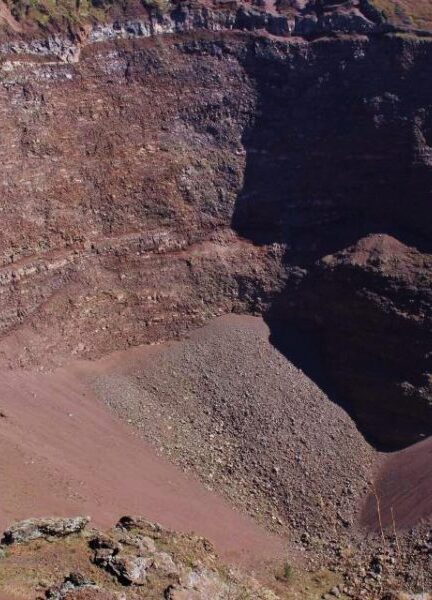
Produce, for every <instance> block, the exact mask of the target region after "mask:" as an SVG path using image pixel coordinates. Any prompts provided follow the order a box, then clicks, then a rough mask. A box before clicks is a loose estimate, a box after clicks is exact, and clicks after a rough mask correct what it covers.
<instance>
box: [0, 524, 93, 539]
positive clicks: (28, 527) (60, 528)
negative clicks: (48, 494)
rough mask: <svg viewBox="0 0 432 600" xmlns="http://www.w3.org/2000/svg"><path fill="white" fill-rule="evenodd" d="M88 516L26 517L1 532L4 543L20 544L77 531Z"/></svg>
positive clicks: (63, 535) (81, 528) (83, 525)
mask: <svg viewBox="0 0 432 600" xmlns="http://www.w3.org/2000/svg"><path fill="white" fill-rule="evenodd" d="M89 521H90V518H89V517H72V518H56V517H53V518H43V519H27V520H25V521H19V522H18V523H15V524H14V525H12V526H11V527H9V529H7V530H6V531H5V532H4V534H3V543H4V544H8V545H9V544H22V543H25V542H30V541H32V540H36V539H39V538H45V539H47V538H56V537H58V538H61V537H66V536H68V535H72V534H74V533H79V532H80V531H82V530H83V529H84V527H85V526H86V525H87V524H88V523H89Z"/></svg>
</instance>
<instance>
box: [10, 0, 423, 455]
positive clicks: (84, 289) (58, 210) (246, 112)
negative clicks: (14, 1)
mask: <svg viewBox="0 0 432 600" xmlns="http://www.w3.org/2000/svg"><path fill="white" fill-rule="evenodd" d="M425 22H426V21H423V24H424V23H425ZM17 23H18V25H19V28H21V31H18V32H17V31H15V32H14V33H11V32H9V33H7V35H6V34H5V35H4V42H3V45H2V46H1V52H2V54H1V64H0V114H1V118H2V123H3V126H2V132H1V139H2V142H3V143H2V145H1V148H0V159H1V165H2V167H1V174H2V177H1V178H0V188H1V189H0V192H1V199H2V200H1V209H2V215H3V221H2V232H1V237H0V256H1V262H2V267H1V272H0V285H1V287H0V293H1V311H0V331H1V341H0V352H1V356H2V360H3V361H4V362H5V361H6V362H8V363H9V364H11V365H16V364H21V365H31V364H38V365H43V364H47V363H48V364H56V363H59V362H63V361H64V360H66V359H67V358H68V357H70V356H71V355H77V356H88V357H93V356H99V355H101V354H104V353H107V352H109V351H111V350H114V349H118V348H123V347H126V346H128V345H136V344H139V343H143V342H151V341H157V340H160V339H162V338H166V337H170V336H173V335H176V334H177V333H179V332H181V331H182V330H184V329H185V328H186V327H188V326H190V325H193V324H197V323H200V322H202V321H203V320H205V319H206V318H208V317H210V316H211V315H215V314H220V313H222V312H229V311H232V310H235V311H246V312H250V311H258V312H267V311H270V312H269V318H270V319H271V321H272V323H275V322H276V321H277V322H278V324H277V325H275V328H276V329H277V331H276V332H275V333H279V334H280V333H281V332H283V326H282V325H281V324H280V321H281V319H282V321H283V322H284V323H285V326H286V333H287V335H289V329H290V327H291V324H292V323H293V322H295V323H296V326H299V325H300V326H301V327H302V328H306V329H307V330H308V331H312V332H313V334H314V335H317V336H318V339H319V340H320V342H319V343H320V345H321V347H322V349H323V350H324V356H325V359H324V362H325V371H326V373H327V374H328V375H329V377H328V378H326V382H325V383H324V384H323V385H328V386H331V388H332V389H334V390H335V392H334V393H335V395H337V396H338V397H340V398H341V401H343V402H344V403H347V404H348V406H349V407H350V410H352V411H353V412H354V414H355V415H356V417H357V419H358V420H359V423H360V424H361V426H362V428H363V429H364V431H365V432H366V433H367V434H369V435H370V436H371V437H372V438H373V439H376V440H379V441H380V442H383V443H387V444H388V443H390V444H394V445H401V444H405V443H407V442H410V441H413V440H415V439H418V438H419V437H420V436H421V435H424V434H428V433H430V429H431V424H432V419H431V412H430V400H431V390H430V383H429V373H430V372H431V366H430V357H429V348H430V319H431V316H430V310H431V298H430V291H429V281H430V277H431V267H430V257H429V254H428V253H429V251H430V239H431V229H430V225H429V220H428V216H429V210H430V187H431V174H432V170H431V164H432V155H431V148H430V145H429V144H430V138H431V131H432V130H431V123H432V121H431V115H432V112H431V105H432V88H431V86H430V82H429V64H430V59H431V55H432V46H431V43H430V41H428V39H427V38H420V37H418V36H416V35H414V33H413V31H414V29H415V27H414V29H413V25H412V24H411V33H410V34H409V35H405V34H404V35H402V34H401V33H400V32H401V31H402V30H403V29H404V27H405V25H403V24H402V25H401V24H400V23H397V24H395V22H393V21H392V20H391V19H390V20H389V19H387V20H386V19H385V18H384V16H383V13H382V12H381V11H380V10H378V9H377V7H376V6H375V5H372V4H370V3H366V2H351V3H334V5H330V4H329V3H326V2H324V3H318V2H316V3H314V2H309V3H301V2H297V3H292V4H291V3H290V2H288V3H287V6H282V5H281V6H275V7H273V8H272V7H269V6H267V5H266V6H264V7H262V6H261V7H260V6H250V5H234V4H233V6H230V7H227V8H223V9H221V8H220V7H215V6H207V5H206V6H204V5H200V6H196V5H195V6H193V5H179V6H177V7H174V8H173V9H172V10H171V11H168V12H167V13H161V12H156V13H155V12H152V11H150V13H147V12H143V10H142V8H141V9H139V11H138V9H134V10H133V11H131V13H130V14H129V15H120V16H119V17H118V18H117V20H115V21H105V22H103V23H102V22H98V23H93V25H91V26H90V25H88V24H87V25H86V26H85V27H84V26H83V28H82V29H81V30H80V31H79V32H78V33H77V31H74V32H72V33H69V34H68V35H64V33H62V32H61V31H58V30H56V31H49V32H45V33H43V32H42V33H41V32H40V31H39V30H38V33H37V35H36V34H35V33H34V32H33V33H29V31H28V26H27V25H26V22H25V21H23V22H21V23H20V22H18V21H17ZM57 27H58V26H57ZM26 28H27V29H26ZM424 28H425V27H424V26H423V27H422V28H421V29H422V30H423V29H424ZM417 29H419V28H417ZM391 31H393V33H391ZM395 31H399V33H397V34H395V33H394V32H395ZM386 32H390V33H386ZM423 33H424V34H425V35H426V33H427V32H426V31H424V32H423ZM32 36H33V37H32ZM369 234H374V235H375V237H372V238H370V237H367V236H368V235H369ZM381 234H385V235H386V236H392V238H389V237H379V236H380V235H381ZM365 238H366V239H365ZM393 240H394V241H393ZM327 379H328V381H327Z"/></svg>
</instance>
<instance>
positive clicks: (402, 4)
mask: <svg viewBox="0 0 432 600" xmlns="http://www.w3.org/2000/svg"><path fill="white" fill-rule="evenodd" d="M370 1H371V4H373V5H374V6H375V7H376V8H377V9H378V10H379V11H381V12H382V13H383V14H384V16H385V18H386V19H387V20H388V21H390V23H393V24H394V25H399V26H405V27H415V28H418V29H432V2H431V1H430V0H370Z"/></svg>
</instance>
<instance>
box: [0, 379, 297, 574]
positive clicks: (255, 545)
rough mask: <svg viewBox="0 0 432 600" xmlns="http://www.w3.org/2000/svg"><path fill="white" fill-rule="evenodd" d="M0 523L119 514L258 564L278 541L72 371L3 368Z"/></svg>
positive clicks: (278, 552)
mask: <svg viewBox="0 0 432 600" xmlns="http://www.w3.org/2000/svg"><path fill="white" fill-rule="evenodd" d="M0 381H1V392H0V412H1V415H2V416H1V417H0V456H1V460H0V527H1V528H5V527H6V526H7V525H8V524H10V522H11V521H14V520H16V519H23V518H27V517H31V516H43V515H65V516H67V515H75V514H88V515H90V516H91V517H92V519H93V522H94V523H95V524H96V525H97V526H100V527H108V526H112V525H113V523H114V522H116V520H117V519H118V518H119V517H120V516H121V515H122V514H131V513H132V514H139V515H144V516H145V517H146V518H148V519H149V520H154V521H159V522H160V523H161V524H163V525H164V526H166V527H169V528H172V529H178V530H181V531H192V530H193V531H195V532H196V533H198V534H200V535H204V536H206V537H208V538H209V539H210V540H211V541H212V542H213V543H214V544H215V546H216V548H217V551H218V552H219V554H220V555H221V556H222V557H223V558H224V559H225V560H228V561H232V562H235V563H242V564H247V565H251V566H252V565H253V566H263V565H264V563H265V562H266V561H270V560H274V559H275V558H277V557H281V556H282V555H283V554H284V552H285V543H284V542H283V541H282V540H281V539H280V538H278V537H276V536H273V535H270V534H269V533H267V532H266V531H265V530H264V529H261V528H260V527H259V526H258V525H257V524H255V523H254V522H253V521H252V520H251V519H249V518H247V517H245V516H243V515H241V514H240V513H238V512H237V511H236V510H234V509H233V508H232V507H231V506H230V505H229V504H228V503H227V502H226V501H225V500H223V499H221V498H220V497H218V496H217V495H216V494H215V493H211V492H209V491H207V490H206V489H205V488H204V486H203V485H201V484H200V483H199V482H197V481H196V480H195V479H193V478H192V477H188V476H186V475H185V474H184V473H182V472H181V471H180V470H179V469H177V468H176V467H174V466H172V465H171V464H169V463H168V462H167V461H165V460H163V459H161V458H159V457H158V456H156V454H155V452H154V450H153V449H152V448H151V447H150V446H149V445H148V444H146V442H145V441H144V440H143V439H141V438H139V437H138V436H136V435H135V434H134V432H133V429H132V428H130V427H129V426H128V425H127V424H123V423H122V422H121V421H120V420H119V419H118V418H117V417H116V416H115V415H113V414H112V413H111V412H110V411H109V409H108V408H106V407H105V406H104V405H103V403H102V402H101V401H100V400H99V399H98V398H97V397H96V396H95V395H94V394H93V393H92V392H91V391H90V390H89V389H88V388H87V387H86V385H85V383H84V382H83V380H82V378H80V376H79V375H77V374H76V373H75V374H74V373H73V372H71V371H67V370H59V371H57V372H55V373H53V374H42V373H25V372H2V373H1V374H0Z"/></svg>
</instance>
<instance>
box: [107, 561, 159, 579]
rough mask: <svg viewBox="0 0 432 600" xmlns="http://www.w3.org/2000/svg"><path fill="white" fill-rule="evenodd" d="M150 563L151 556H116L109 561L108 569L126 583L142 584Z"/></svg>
mask: <svg viewBox="0 0 432 600" xmlns="http://www.w3.org/2000/svg"><path fill="white" fill-rule="evenodd" d="M152 565H153V559H152V558H144V557H142V556H116V557H114V558H113V559H112V560H111V561H110V563H109V567H110V571H112V572H113V573H114V575H116V576H117V578H118V579H119V580H120V581H121V582H125V583H126V584H128V585H144V584H145V583H146V582H147V574H148V571H149V569H150V567H151V566H152Z"/></svg>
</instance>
